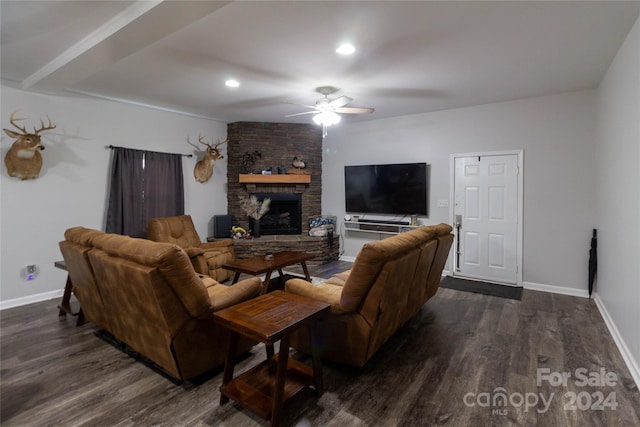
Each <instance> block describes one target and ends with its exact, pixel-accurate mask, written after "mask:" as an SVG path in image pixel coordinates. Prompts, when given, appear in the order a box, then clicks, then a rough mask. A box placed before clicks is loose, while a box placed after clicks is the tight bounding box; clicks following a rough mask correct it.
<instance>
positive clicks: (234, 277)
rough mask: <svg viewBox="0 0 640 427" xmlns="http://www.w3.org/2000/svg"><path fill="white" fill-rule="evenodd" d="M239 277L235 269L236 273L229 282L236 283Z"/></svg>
mask: <svg viewBox="0 0 640 427" xmlns="http://www.w3.org/2000/svg"><path fill="white" fill-rule="evenodd" d="M239 278H240V272H239V271H236V274H234V275H233V281H232V282H231V284H232V285H235V284H236V283H238V279H239Z"/></svg>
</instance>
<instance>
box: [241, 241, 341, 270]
mask: <svg viewBox="0 0 640 427" xmlns="http://www.w3.org/2000/svg"><path fill="white" fill-rule="evenodd" d="M233 250H234V251H235V253H236V257H237V258H249V257H252V256H257V255H266V253H267V252H271V253H275V252H281V251H297V252H304V253H308V254H312V255H314V256H315V258H313V259H312V260H310V261H307V264H309V265H319V264H326V263H327V262H331V261H335V260H337V259H338V257H339V255H340V241H339V235H338V234H336V235H335V236H334V237H333V243H331V242H330V241H329V239H327V238H326V237H311V236H303V235H300V236H286V235H279V236H263V237H258V238H256V239H239V240H235V241H234V245H233Z"/></svg>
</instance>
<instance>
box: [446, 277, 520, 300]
mask: <svg viewBox="0 0 640 427" xmlns="http://www.w3.org/2000/svg"><path fill="white" fill-rule="evenodd" d="M440 287H442V288H448V289H455V290H457V291H463V292H473V293H476V294H483V295H490V296H492V297H500V298H508V299H515V300H518V301H520V300H521V299H522V288H520V287H515V286H507V285H498V284H497V283H487V282H478V281H476V280H467V279H460V278H458V277H451V276H446V277H445V278H444V279H442V281H440Z"/></svg>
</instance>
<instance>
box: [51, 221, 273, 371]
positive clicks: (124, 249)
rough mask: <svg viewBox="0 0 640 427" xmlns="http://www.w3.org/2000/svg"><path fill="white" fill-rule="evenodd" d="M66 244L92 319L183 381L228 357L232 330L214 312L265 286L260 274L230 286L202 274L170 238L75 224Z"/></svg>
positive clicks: (78, 294)
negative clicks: (148, 237)
mask: <svg viewBox="0 0 640 427" xmlns="http://www.w3.org/2000/svg"><path fill="white" fill-rule="evenodd" d="M60 250H61V252H62V255H63V257H64V260H65V263H66V265H67V270H68V272H69V277H70V279H71V281H72V283H73V291H74V294H75V295H76V297H77V299H78V301H79V303H80V306H81V307H82V310H83V312H84V315H85V318H86V319H87V320H89V321H91V322H92V323H94V324H95V325H96V326H97V327H99V328H104V329H105V330H106V331H107V332H109V333H110V334H111V335H112V336H113V337H114V338H115V339H116V340H118V341H120V342H122V343H125V344H126V345H128V346H129V347H130V348H131V349H133V350H134V351H135V352H137V353H139V354H140V355H142V356H144V357H146V358H147V359H150V360H151V361H153V362H154V363H155V364H156V365H158V366H159V367H160V368H162V369H163V370H164V371H165V372H166V373H167V374H169V375H170V376H172V377H174V378H176V379H178V380H181V381H185V380H189V379H193V378H195V377H197V376H199V375H201V374H204V373H206V372H208V371H210V370H212V369H214V368H216V367H218V366H221V365H222V364H223V363H224V360H225V357H226V347H227V338H226V336H227V335H226V331H225V329H224V328H223V327H221V326H219V325H217V324H216V323H214V322H213V313H214V312H215V311H217V310H220V309H223V308H226V307H229V306H231V305H234V304H237V303H239V302H242V301H245V300H247V299H250V298H253V297H255V296H257V295H258V294H259V293H260V289H261V283H260V279H258V278H256V277H253V278H249V279H246V280H243V281H240V282H238V283H236V284H235V285H233V286H225V285H221V284H220V283H218V282H217V281H215V280H214V279H212V278H210V277H207V276H204V275H201V274H198V273H196V272H195V271H194V269H193V266H192V264H191V262H190V261H189V257H188V256H187V254H186V253H185V251H184V250H183V249H182V248H180V247H179V246H177V245H174V244H170V243H160V242H153V241H150V240H145V239H135V238H131V237H126V236H121V235H117V234H106V233H103V232H101V231H98V230H91V229H87V228H83V227H75V228H70V229H69V230H67V231H66V232H65V240H63V241H62V242H60ZM254 344H255V343H254V342H252V341H249V340H244V341H242V342H241V344H239V345H238V354H240V353H243V352H245V351H247V350H248V349H249V348H251V347H252V346H253V345H254Z"/></svg>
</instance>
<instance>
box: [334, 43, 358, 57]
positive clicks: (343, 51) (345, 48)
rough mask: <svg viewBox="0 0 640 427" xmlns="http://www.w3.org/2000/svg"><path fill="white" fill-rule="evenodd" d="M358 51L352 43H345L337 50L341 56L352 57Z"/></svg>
mask: <svg viewBox="0 0 640 427" xmlns="http://www.w3.org/2000/svg"><path fill="white" fill-rule="evenodd" d="M355 51H356V48H355V47H354V46H353V45H352V44H350V43H343V44H341V45H340V46H339V47H338V48H337V49H336V52H338V53H339V54H340V55H351V54H353V53H354V52H355Z"/></svg>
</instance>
